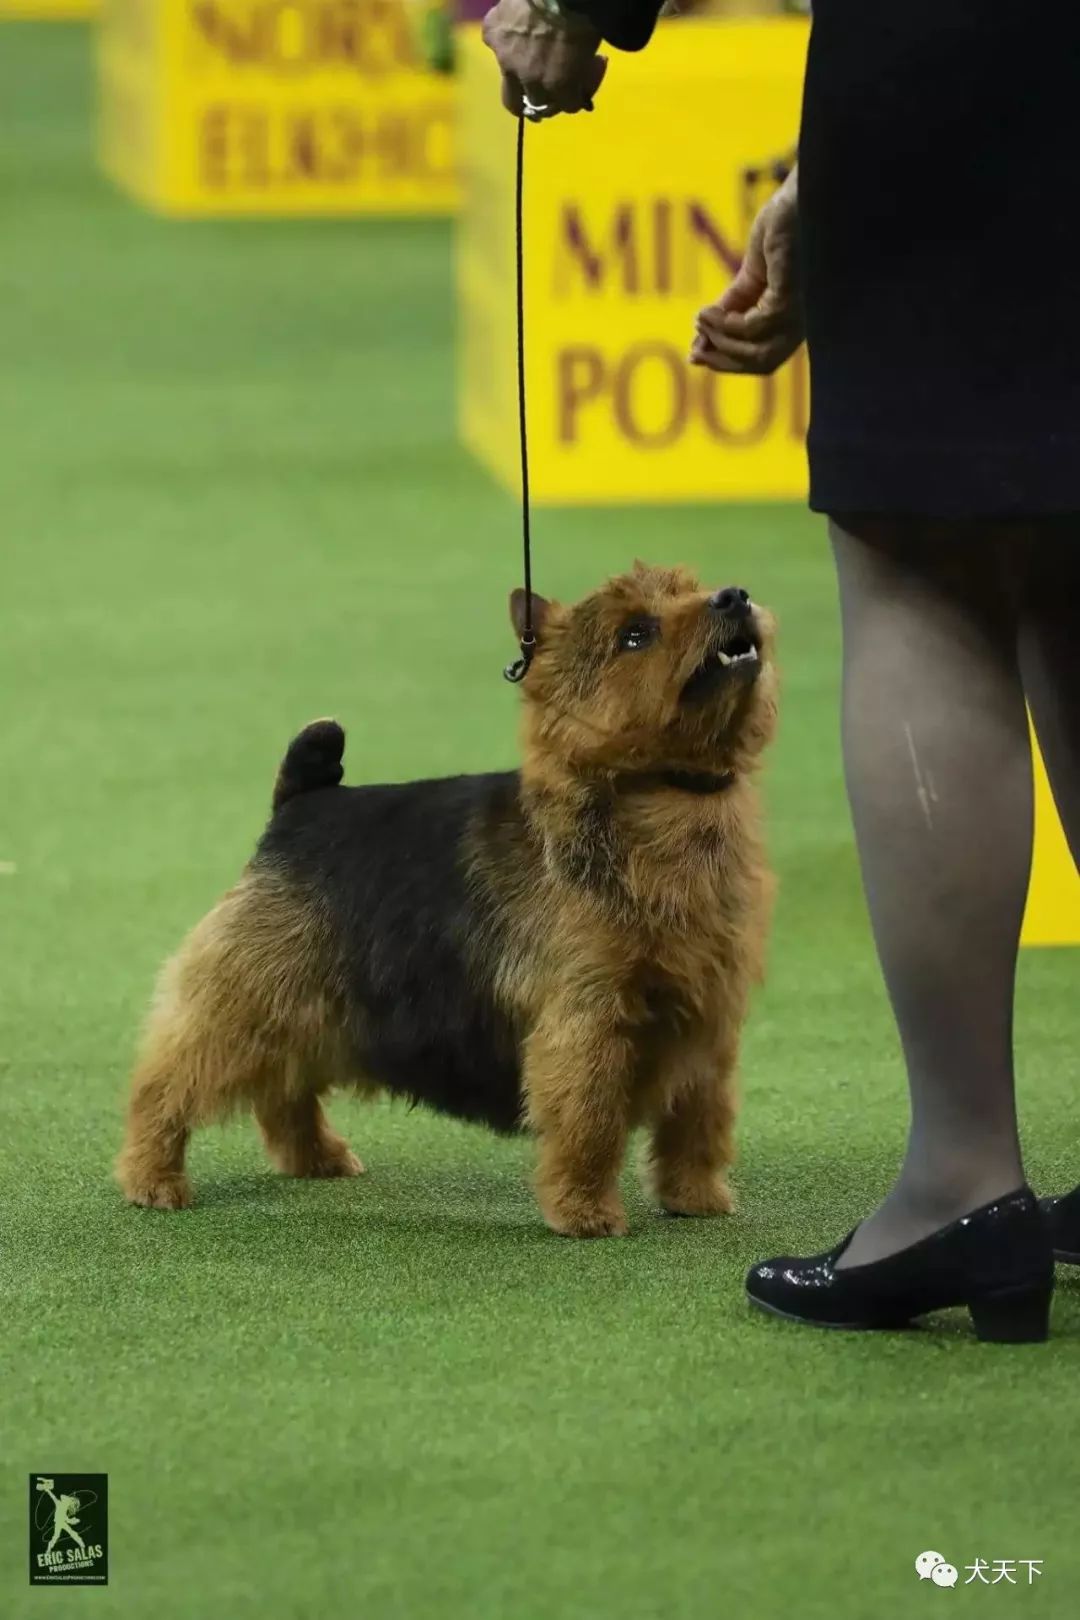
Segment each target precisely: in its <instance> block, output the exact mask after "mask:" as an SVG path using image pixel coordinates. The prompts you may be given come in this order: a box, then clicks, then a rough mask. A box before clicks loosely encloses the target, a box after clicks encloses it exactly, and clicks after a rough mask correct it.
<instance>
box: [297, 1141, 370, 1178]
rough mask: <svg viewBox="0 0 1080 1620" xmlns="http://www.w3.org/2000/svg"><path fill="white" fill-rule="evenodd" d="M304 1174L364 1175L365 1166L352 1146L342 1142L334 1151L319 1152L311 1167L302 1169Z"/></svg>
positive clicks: (326, 1175)
mask: <svg viewBox="0 0 1080 1620" xmlns="http://www.w3.org/2000/svg"><path fill="white" fill-rule="evenodd" d="M299 1174H300V1175H304V1176H323V1177H330V1176H362V1175H363V1174H364V1166H363V1165H362V1164H361V1162H360V1160H359V1159H358V1158H357V1156H356V1154H355V1153H354V1152H353V1150H352V1148H351V1147H348V1146H347V1145H346V1143H344V1142H342V1144H341V1146H340V1148H335V1149H333V1151H326V1152H323V1153H319V1154H317V1155H316V1157H315V1158H314V1159H313V1160H312V1161H311V1164H310V1167H309V1168H308V1169H306V1170H301V1171H300V1172H299Z"/></svg>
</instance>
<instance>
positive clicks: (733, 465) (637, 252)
mask: <svg viewBox="0 0 1080 1620" xmlns="http://www.w3.org/2000/svg"><path fill="white" fill-rule="evenodd" d="M807 33H808V31H807V25H806V23H805V21H804V20H802V19H799V18H774V19H772V20H770V21H764V20H761V21H754V22H742V23H736V22H731V23H729V22H722V21H708V20H705V21H696V20H694V21H690V20H674V21H671V22H667V23H663V24H661V26H660V28H659V29H658V31H657V34H656V36H655V38H654V40H653V42H652V44H651V45H650V46H649V48H648V50H647V51H644V52H642V53H641V54H640V55H630V56H624V55H617V56H615V58H614V59H613V61H612V63H611V67H610V69H609V72H608V76H607V79H606V80H605V83H604V85H603V88H602V90H601V91H600V94H599V95H598V96H597V100H596V111H595V112H593V113H592V114H583V115H579V116H578V117H575V118H556V119H553V120H551V121H550V122H545V123H543V124H538V125H535V126H530V127H529V128H528V129H527V130H526V140H525V146H526V154H525V166H526V177H525V265H526V272H525V273H526V300H527V308H528V320H527V335H528V351H529V352H528V375H529V406H530V433H531V440H532V446H533V482H534V489H535V494H536V497H537V499H538V500H540V501H549V502H558V501H573V502H585V501H589V502H592V501H595V502H604V503H610V502H619V501H634V502H641V501H662V502H670V501H697V500H709V499H738V500H744V499H776V498H783V497H799V498H801V497H803V496H805V493H806V481H807V480H806V452H805V447H804V440H805V436H806V426H807V419H808V412H809V388H808V381H807V370H806V361H805V356H804V355H800V356H799V357H798V358H797V360H795V361H793V362H792V364H791V365H789V366H787V367H785V368H784V370H783V371H781V372H780V373H779V374H778V375H777V376H775V377H760V378H759V377H730V376H728V377H721V376H717V375H715V374H714V373H712V372H706V371H702V370H699V369H697V368H691V367H689V366H688V365H687V363H686V355H687V351H688V349H689V347H690V342H691V338H692V336H693V326H694V316H695V314H696V312H697V310H698V309H699V308H700V306H701V305H702V304H703V303H706V302H708V301H711V300H712V299H714V298H716V297H717V296H718V295H719V293H720V292H721V291H722V290H723V288H724V287H725V286H726V285H727V284H728V282H729V281H730V280H731V277H732V276H733V274H734V272H735V270H736V268H737V266H738V263H739V260H740V257H741V254H742V251H743V248H744V245H745V241H746V235H747V230H748V227H749V223H750V220H751V218H752V217H753V214H754V213H755V212H756V209H757V207H758V205H759V204H760V202H761V200H762V198H763V196H764V195H767V192H768V189H769V176H770V175H771V174H772V172H773V171H774V169H775V168H776V166H777V165H778V164H780V163H781V162H782V161H783V160H784V159H786V158H790V155H791V153H792V150H793V147H794V143H795V140H796V135H797V131H798V123H799V104H800V96H801V86H802V75H803V66H804V60H805V55H806V42H807ZM459 54H460V56H461V58H462V63H463V72H464V85H463V93H462V99H461V149H462V168H463V175H464V186H465V196H464V199H463V205H462V214H461V224H460V228H459V251H458V285H459V301H460V310H461V331H462V365H461V390H460V419H461V429H462V434H463V437H464V439H465V441H466V443H467V444H468V445H469V447H470V448H471V449H472V450H473V452H474V453H475V454H476V455H477V456H479V457H480V459H481V460H482V461H484V462H485V463H486V465H487V466H488V467H489V468H490V469H491V470H492V471H493V472H494V473H495V474H496V476H497V477H498V478H500V479H501V480H502V481H503V482H504V483H506V484H507V485H510V486H511V487H516V477H517V442H516V415H515V408H514V396H513V388H514V370H513V365H512V363H511V362H509V361H508V360H507V355H508V353H509V352H510V346H511V345H512V343H513V332H514V310H513V302H512V299H513V286H514V274H513V258H512V252H513V203H514V139H513V136H514V129H513V124H512V123H511V122H510V120H509V119H508V118H507V116H506V113H505V112H504V111H503V109H502V108H501V106H500V105H499V101H498V97H497V95H496V94H495V93H494V86H493V82H492V80H493V63H492V60H491V57H490V54H489V53H488V52H487V51H486V50H485V48H484V46H483V44H482V41H481V40H480V38H479V37H478V35H477V33H476V31H475V30H466V29H462V30H460V31H459ZM763 181H764V182H765V184H764V185H763Z"/></svg>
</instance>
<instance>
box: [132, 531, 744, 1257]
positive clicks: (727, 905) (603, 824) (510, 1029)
mask: <svg viewBox="0 0 1080 1620" xmlns="http://www.w3.org/2000/svg"><path fill="white" fill-rule="evenodd" d="M524 610H525V601H524V593H523V592H521V591H515V592H514V594H513V596H512V597H511V617H512V619H513V622H514V624H515V627H516V629H517V631H518V633H519V635H520V634H521V631H522V628H523V623H524ZM533 624H534V629H535V633H536V637H537V646H536V652H535V656H534V658H533V661H532V663H531V665H530V667H529V669H528V672H527V674H526V676H525V679H524V682H523V687H522V689H523V695H524V721H523V731H524V738H523V740H524V763H523V766H522V769H521V770H520V771H506V772H502V773H498V774H493V775H483V776H462V777H453V778H449V779H447V780H443V781H430V782H411V783H406V784H402V785H399V786H380V787H354V788H347V787H342V786H339V783H340V781H341V776H342V764H341V761H342V757H343V752H344V743H345V737H344V733H343V732H342V730H341V728H340V726H338V725H337V724H336V723H335V722H334V721H332V720H317V721H315V722H314V723H313V724H312V725H309V726H308V727H307V728H306V729H305V730H304V731H302V732H301V733H300V735H299V736H298V737H297V738H296V739H295V740H294V742H293V743H292V744H291V745H290V747H289V750H288V752H287V753H286V755H285V759H284V761H283V763H282V765H281V768H280V771H279V774H278V778H277V783H276V786H275V789H274V795H273V814H272V817H271V820H270V823H269V826H268V827H267V829H266V832H265V833H264V834H263V837H262V840H261V842H260V843H259V845H258V848H257V850H256V852H255V855H254V857H253V859H252V860H251V862H250V864H249V866H248V867H247V870H246V871H245V873H244V875H243V877H242V878H241V880H240V882H239V883H238V884H237V885H236V887H235V888H234V889H232V890H231V891H230V892H229V893H228V894H227V895H226V896H225V898H224V899H223V900H221V901H220V903H219V904H218V905H217V906H215V907H214V909H213V910H212V911H211V912H210V913H209V915H208V916H207V917H205V918H204V920H203V921H202V922H201V923H200V924H199V925H198V926H197V927H196V928H195V930H194V931H193V933H192V934H191V935H190V936H189V938H188V939H187V941H186V943H185V944H184V945H183V946H182V948H181V950H180V952H179V953H178V955H177V956H175V957H174V958H173V959H172V960H171V961H170V962H169V963H168V964H167V965H166V967H165V969H164V972H163V975H162V979H161V982H160V985H159V990H158V995H157V999H156V1002H155V1005H154V1007H153V1010H152V1012H151V1015H150V1019H149V1023H148V1027H147V1031H146V1035H145V1039H144V1044H143V1048H142V1052H141V1055H140V1057H139V1061H138V1064H137V1067H136V1070H135V1075H134V1080H133V1088H132V1094H131V1100H130V1105H129V1111H128V1119H127V1132H126V1138H125V1142H124V1146H123V1150H122V1152H121V1154H120V1158H119V1160H118V1164H117V1177H118V1180H119V1182H120V1185H121V1187H122V1188H123V1190H124V1192H125V1194H126V1195H127V1197H128V1199H129V1200H130V1201H131V1202H132V1203H136V1204H145V1205H148V1206H150V1207H152V1208H157V1209H181V1208H184V1207H185V1206H186V1205H187V1204H189V1203H190V1201H191V1193H190V1189H189V1186H188V1182H187V1178H186V1176H185V1174H184V1154H185V1149H186V1146H187V1141H188V1137H189V1134H190V1132H191V1130H192V1128H193V1127H194V1126H195V1125H199V1124H203V1123H205V1122H206V1121H208V1120H210V1119H211V1118H214V1117H216V1116H220V1115H222V1114H224V1113H226V1112H227V1111H228V1110H230V1109H233V1108H236V1107H240V1106H245V1105H248V1104H250V1105H251V1106H252V1108H253V1109H254V1111H255V1117H256V1119H257V1120H258V1122H259V1125H260V1127H261V1129H262V1134H263V1137H264V1138H265V1142H266V1146H267V1149H268V1151H269V1154H270V1157H271V1158H272V1159H273V1161H274V1162H275V1164H276V1165H277V1166H278V1167H279V1169H281V1170H282V1171H284V1172H285V1173H286V1174H289V1175H294V1176H354V1175H357V1174H359V1173H360V1171H361V1170H362V1168H363V1166H362V1165H361V1164H360V1161H359V1160H358V1159H357V1158H356V1156H355V1155H354V1154H353V1153H352V1152H351V1150H350V1148H349V1147H348V1145H347V1143H345V1142H344V1141H343V1140H342V1138H341V1137H340V1136H338V1135H337V1134H336V1133H335V1132H334V1131H333V1130H331V1128H330V1126H329V1124H328V1122H327V1120H326V1117H325V1115H324V1113H323V1110H322V1107H321V1104H320V1097H321V1096H322V1094H323V1093H325V1092H327V1091H329V1090H330V1089H331V1088H332V1087H334V1086H336V1085H346V1086H352V1087H355V1088H357V1089H359V1090H361V1091H364V1092H369V1093H372V1094H374V1093H376V1092H378V1091H379V1090H386V1091H388V1092H390V1093H393V1094H396V1095H399V1096H404V1097H406V1098H408V1099H410V1100H411V1101H412V1102H414V1103H426V1104H427V1105H429V1106H430V1107H432V1108H435V1109H438V1110H440V1111H441V1112H444V1113H448V1114H454V1115H457V1116H458V1117H459V1118H462V1119H467V1120H475V1121H479V1122H482V1123H484V1124H486V1125H488V1126H491V1127H493V1128H494V1129H495V1130H497V1131H503V1132H516V1131H518V1130H520V1129H526V1128H527V1129H529V1130H531V1131H532V1132H533V1133H534V1134H535V1136H536V1138H537V1142H538V1157H539V1165H538V1171H537V1180H536V1187H537V1193H538V1197H539V1202H540V1206H541V1209H542V1211H543V1214H544V1218H545V1220H546V1221H547V1223H548V1225H549V1226H550V1227H551V1228H552V1229H553V1230H554V1231H556V1232H561V1233H565V1234H567V1235H568V1236H573V1237H604V1236H609V1235H613V1234H621V1233H624V1232H625V1231H626V1218H625V1214H624V1211H623V1206H622V1203H621V1200H620V1195H619V1173H620V1169H621V1166H622V1162H623V1158H624V1155H625V1152H626V1148H627V1141H628V1137H629V1134H630V1132H631V1131H632V1129H633V1128H634V1127H635V1126H638V1125H646V1126H647V1127H648V1128H649V1130H650V1132H651V1154H650V1158H651V1172H652V1183H653V1187H654V1189H655V1193H656V1197H657V1199H658V1200H659V1202H660V1204H661V1205H663V1207H664V1208H665V1209H667V1210H670V1211H672V1212H673V1213H677V1214H682V1215H716V1214H723V1213H725V1212H727V1211H729V1210H730V1209H731V1208H732V1198H731V1193H730V1191H729V1189H728V1185H727V1181H726V1176H725V1172H726V1169H727V1166H728V1165H729V1163H730V1162H731V1159H732V1156H733V1155H732V1127H733V1121H734V1116H735V1106H736V1103H735V1095H734V1089H733V1087H734V1070H735V1063H736V1056H737V1051H738V1044H739V1036H740V1030H741V1026H742V1023H743V1020H744V1016H745V1013H746V1007H747V1000H748V996H749V993H750V990H751V987H752V985H753V983H754V982H755V981H756V980H758V979H759V978H760V976H761V972H762V966H763V950H764V940H765V934H766V928H767V922H768V913H769V909H770V899H771V887H772V885H771V880H770V878H769V875H768V871H767V868H766V864H765V860H764V856H763V850H762V843H761V836H760V831H759V809H758V799H757V792H756V788H755V785H754V774H755V771H756V768H757V765H758V762H759V759H760V756H761V753H762V750H763V749H764V748H765V746H766V744H767V743H768V742H769V740H770V738H771V736H772V733H773V729H774V725H775V718H776V676H775V671H774V666H773V650H772V649H773V623H772V619H771V617H770V616H769V614H768V613H767V612H766V611H765V610H764V609H762V608H760V607H757V606H756V605H755V604H754V603H752V602H751V600H750V597H749V596H748V595H747V593H746V591H744V590H740V589H738V588H736V587H729V588H728V589H726V590H720V591H715V592H708V591H705V590H702V589H701V588H699V586H698V583H697V581H696V580H695V579H694V578H693V577H692V576H691V575H690V574H689V573H687V572H686V571H685V570H682V569H674V570H660V569H650V568H647V567H645V566H644V565H643V564H641V563H638V564H636V565H635V567H634V570H633V572H632V573H630V574H627V575H624V576H622V577H620V578H617V579H613V580H611V581H610V582H609V583H608V584H607V585H605V586H604V587H603V588H602V589H601V590H599V591H596V592H595V593H594V594H593V595H591V596H587V597H586V598H585V599H584V600H583V601H581V602H578V603H577V604H576V605H575V606H572V607H564V606H561V605H559V604H558V603H555V602H545V601H544V600H543V599H542V598H539V597H537V598H534V601H533Z"/></svg>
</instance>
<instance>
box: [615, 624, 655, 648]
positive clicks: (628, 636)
mask: <svg viewBox="0 0 1080 1620" xmlns="http://www.w3.org/2000/svg"><path fill="white" fill-rule="evenodd" d="M659 634H660V626H659V625H658V624H657V622H656V620H655V619H631V620H630V623H629V624H624V625H623V627H622V629H621V630H620V631H619V651H620V652H640V651H641V649H642V648H643V647H650V646H651V645H652V643H653V642H654V641H655V640H656V638H657V636H658V635H659Z"/></svg>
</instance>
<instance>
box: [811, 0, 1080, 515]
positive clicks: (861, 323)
mask: <svg viewBox="0 0 1080 1620" xmlns="http://www.w3.org/2000/svg"><path fill="white" fill-rule="evenodd" d="M799 192H800V221H801V227H800V228H801V234H802V265H803V274H804V287H803V292H804V298H805V303H806V320H807V333H808V339H809V346H810V362H811V379H812V412H811V428H810V441H809V443H810V481H811V505H812V506H813V507H814V509H815V510H816V511H827V512H835V513H844V512H849V513H855V512H866V513H881V514H889V513H896V514H906V515H923V514H925V515H927V516H941V517H961V516H962V517H971V516H976V517H977V516H987V517H989V516H994V517H1000V516H1025V515H1037V514H1040V513H1054V512H1058V513H1060V512H1080V200H1078V198H1080V5H1077V4H1074V3H1072V0H888V3H886V0H880V3H878V0H816V4H815V7H814V27H813V34H812V41H811V47H810V61H809V66H808V70H807V78H806V92H805V102H804V108H803V126H802V137H801V148H800V181H799Z"/></svg>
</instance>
